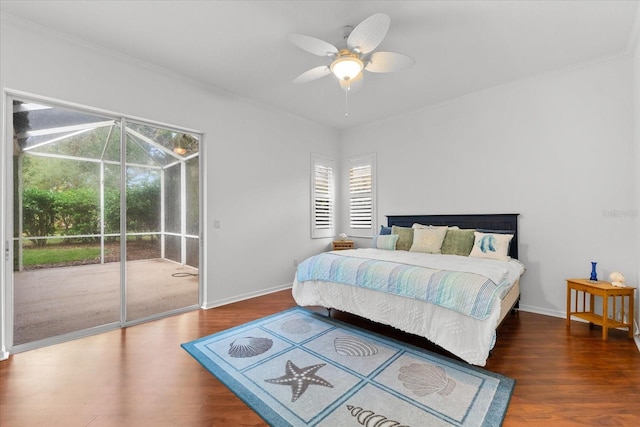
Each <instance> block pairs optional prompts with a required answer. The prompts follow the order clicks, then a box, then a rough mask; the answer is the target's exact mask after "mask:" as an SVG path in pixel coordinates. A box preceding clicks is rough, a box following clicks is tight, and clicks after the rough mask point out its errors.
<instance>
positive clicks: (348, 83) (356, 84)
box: [338, 72, 364, 94]
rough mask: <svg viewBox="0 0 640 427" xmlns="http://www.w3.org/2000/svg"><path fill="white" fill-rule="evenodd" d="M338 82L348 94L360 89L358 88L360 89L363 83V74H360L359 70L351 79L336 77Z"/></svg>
mask: <svg viewBox="0 0 640 427" xmlns="http://www.w3.org/2000/svg"><path fill="white" fill-rule="evenodd" d="M338 82H339V83H340V87H341V88H342V90H344V91H345V92H348V93H350V94H351V93H356V92H358V91H360V89H362V86H363V84H364V75H363V74H362V72H360V73H359V74H358V75H357V76H355V77H354V78H352V79H351V80H342V79H338Z"/></svg>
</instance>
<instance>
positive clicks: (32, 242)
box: [13, 100, 200, 344]
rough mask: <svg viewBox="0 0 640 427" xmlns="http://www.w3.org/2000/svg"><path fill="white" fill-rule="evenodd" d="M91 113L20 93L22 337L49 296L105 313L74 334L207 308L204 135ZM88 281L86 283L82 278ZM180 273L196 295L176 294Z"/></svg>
mask: <svg viewBox="0 0 640 427" xmlns="http://www.w3.org/2000/svg"><path fill="white" fill-rule="evenodd" d="M89 111H90V110H81V109H74V108H67V107H60V106H55V105H47V104H46V103H40V102H29V101H27V100H13V134H14V138H13V190H14V191H13V218H14V221H13V237H14V245H13V247H14V251H13V254H14V257H13V264H14V268H13V270H14V280H13V283H14V319H16V320H15V322H14V344H21V343H22V342H21V341H20V339H19V338H18V336H19V335H21V334H20V331H19V329H20V328H21V327H26V326H24V325H20V324H19V321H18V320H17V319H24V318H28V317H34V316H33V313H39V311H40V310H35V311H34V310H33V308H34V307H36V306H37V305H38V304H41V303H42V299H43V297H42V295H44V294H45V293H47V294H46V295H47V297H46V298H50V299H51V301H53V300H55V304H60V308H59V310H58V309H55V310H49V309H47V310H46V311H51V312H52V316H53V314H54V313H53V312H54V311H56V310H57V311H60V312H64V313H65V314H64V317H66V318H67V320H68V319H69V318H74V314H73V313H74V312H79V311H83V310H85V308H86V307H89V306H95V308H92V309H91V311H90V312H89V313H88V314H87V315H88V316H89V317H93V318H95V319H98V318H102V319H103V320H101V321H99V323H97V324H94V323H95V322H94V321H93V320H92V321H89V323H87V324H83V325H80V326H77V329H74V330H83V329H86V328H92V327H96V326H100V325H102V324H105V322H106V323H115V322H119V323H121V324H122V323H124V324H127V323H128V322H131V321H136V320H141V319H142V320H146V319H148V318H152V317H154V316H155V315H156V314H158V313H166V312H170V311H175V310H180V309H183V308H184V307H185V304H186V305H188V306H197V304H198V300H199V296H198V287H197V283H198V279H197V276H198V268H199V254H200V244H199V234H200V232H199V230H200V215H199V211H200V209H199V200H200V191H199V188H200V177H199V136H198V135H197V134H192V133H188V132H184V131H180V130H176V129H171V128H170V127H168V126H167V127H165V126H162V125H156V124H149V123H143V122H141V121H134V120H130V119H127V118H125V117H108V116H101V115H100V114H93V113H92V112H89ZM122 165H124V167H122ZM124 254H126V257H125V255H124ZM144 260H146V262H147V264H146V266H147V267H146V268H145V270H143V271H142V270H140V268H141V265H142V264H139V263H140V262H142V261H144ZM149 260H153V262H154V263H155V264H148V261H149ZM136 262H137V263H138V265H137V266H135V265H134V264H135V263H136ZM159 263H168V265H169V266H168V267H167V266H165V265H161V264H159ZM100 265H102V266H107V265H111V266H114V267H115V269H114V268H109V269H102V270H98V269H97V267H99V266H100ZM172 265H173V266H172ZM91 268H93V269H94V270H90V269H91ZM51 269H56V271H59V272H63V273H62V275H60V274H58V273H55V274H54V273H53V271H52V270H51ZM161 271H162V272H164V273H165V276H162V277H158V278H153V277H152V275H153V274H154V273H159V272H161ZM172 271H173V272H174V273H173V274H170V273H171V272H172ZM47 272H49V273H47ZM67 272H68V273H67ZM27 273H28V274H27ZM59 276H61V277H62V278H60V279H55V280H54V278H55V277H59ZM187 276H189V277H188V278H187ZM79 277H83V278H84V282H83V283H82V284H80V285H79V286H78V285H77V284H72V283H71V282H72V281H73V280H74V279H75V278H79ZM34 278H35V279H34ZM170 278H173V279H170ZM175 278H183V281H185V282H186V281H187V280H188V281H189V282H190V285H189V290H188V291H185V292H189V296H188V297H187V298H186V299H185V298H182V297H180V298H178V297H176V298H174V295H173V293H175V288H179V287H180V286H181V285H180V282H179V281H178V280H177V279H175ZM98 279H99V280H98ZM49 281H50V282H51V285H50V286H49V285H48V284H47V282H49ZM31 282H33V283H37V285H32V284H31ZM194 283H195V284H196V287H195V288H194V287H193V284H194ZM98 284H99V286H98ZM160 285H162V286H160ZM165 285H167V286H166V287H163V286H165ZM74 286H75V287H74ZM146 287H148V289H147V288H146ZM172 287H173V289H171V288H172ZM52 288H55V289H52ZM29 289H32V290H29ZM69 289H73V291H69ZM163 289H166V291H164V290H163ZM185 289H186V287H185ZM194 289H195V291H194ZM58 290H59V291H60V293H59V295H60V297H59V298H56V297H55V293H56V292H57V291H58ZM67 291H68V292H67ZM65 292H66V293H65ZM162 292H166V293H165V294H161V293H162ZM180 292H181V291H180ZM48 293H51V295H49V294H48ZM80 294H82V298H86V296H87V295H88V297H89V299H90V301H89V300H86V299H79V298H77V297H78V295H80ZM75 300H77V301H82V302H80V303H79V305H78V306H77V309H76V308H74V307H62V305H64V304H68V303H69V302H70V301H71V302H72V301H75ZM169 300H171V301H173V300H175V301H180V302H176V303H175V304H177V305H171V304H169V305H167V301H169ZM185 301H188V302H185ZM19 304H23V306H22V307H19V306H18V305H19ZM27 305H31V308H29V307H27ZM154 306H157V307H158V308H154ZM46 307H53V303H51V304H50V303H47V305H46ZM106 307H109V308H108V309H107V308H106ZM114 307H115V308H114ZM103 312H108V313H107V314H106V316H100V315H97V314H96V313H99V314H104V313H103ZM29 313H31V314H29ZM52 319H53V317H52V318H51V319H48V318H43V319H40V320H39V321H38V322H39V324H46V323H49V322H52V321H53V320H52ZM105 319H106V320H105ZM96 321H97V320H96ZM61 322H62V323H64V322H63V321H61ZM92 322H94V323H92ZM68 332H73V330H66V329H65V330H56V332H52V333H53V334H54V335H59V334H64V333H68ZM25 336H33V334H25ZM16 338H18V339H16ZM40 338H43V337H38V338H37V339H40Z"/></svg>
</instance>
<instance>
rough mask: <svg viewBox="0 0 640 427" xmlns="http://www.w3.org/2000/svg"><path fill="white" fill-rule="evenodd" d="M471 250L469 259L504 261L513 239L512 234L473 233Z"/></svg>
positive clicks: (507, 257) (507, 256)
mask: <svg viewBox="0 0 640 427" xmlns="http://www.w3.org/2000/svg"><path fill="white" fill-rule="evenodd" d="M473 234H474V242H473V248H472V249H471V253H470V254H469V256H470V257H476V258H490V259H499V260H506V259H509V244H510V243H511V239H513V234H495V233H481V232H479V231H475V232H474V233H473Z"/></svg>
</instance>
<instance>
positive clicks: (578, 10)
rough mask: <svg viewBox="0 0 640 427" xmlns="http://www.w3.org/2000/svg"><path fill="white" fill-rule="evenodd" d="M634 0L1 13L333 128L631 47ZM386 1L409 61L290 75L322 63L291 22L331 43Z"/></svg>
mask: <svg viewBox="0 0 640 427" xmlns="http://www.w3.org/2000/svg"><path fill="white" fill-rule="evenodd" d="M638 4H639V2H638V1H635V0H634V1H613V0H606V1H591V0H589V1H577V0H570V1H520V0H518V1H516V0H512V1H203V0H200V1H95V0H92V1H87V0H85V1H28V0H23V1H6V0H2V1H1V2H0V11H1V13H2V15H3V16H6V17H8V18H9V19H11V18H12V17H13V19H15V18H18V20H27V21H31V22H34V23H37V24H39V25H43V26H47V27H51V28H53V29H55V30H57V31H59V32H64V33H67V34H69V35H71V36H73V37H77V38H80V39H82V40H84V41H85V42H89V43H92V44H96V45H100V46H103V47H105V48H108V49H111V50H114V51H118V52H121V53H124V54H126V55H130V56H132V57H135V58H138V59H141V60H144V61H148V62H150V63H153V64H156V65H158V66H161V67H164V68H167V69H170V70H172V71H173V72H176V73H179V74H182V75H184V76H187V77H189V78H191V79H195V80H198V81H200V82H203V83H205V84H207V85H211V86H215V87H217V88H222V89H224V90H226V91H228V92H231V93H234V94H236V95H238V96H240V97H243V98H247V99H250V100H253V101H257V102H259V103H261V104H266V105H270V106H272V107H276V108H278V109H281V110H285V111H288V112H291V113H293V114H296V115H299V116H302V117H305V118H307V119H309V120H312V121H314V122H317V123H320V124H323V125H326V126H330V127H333V128H336V129H344V128H348V127H352V126H357V125H360V124H363V123H367V122H371V121H376V120H380V119H383V118H385V117H389V116H394V115H399V114H403V113H406V112H408V111H412V110H416V109H419V108H423V107H425V106H428V105H431V104H434V103H438V102H441V101H444V100H447V99H451V98H455V97H458V96H460V95H464V94H467V93H472V92H476V91H479V90H483V89H486V88H489V87H492V86H496V85H499V84H503V83H506V82H510V81H515V80H519V79H522V78H526V77H529V76H534V75H536V74H540V73H544V72H547V71H550V70H554V69H560V68H565V67H570V66H572V65H575V64H579V63H584V62H588V61H594V60H597V59H599V58H604V57H609V56H612V55H617V54H620V53H623V52H625V51H628V50H629V48H630V40H631V37H632V33H633V31H634V29H635V28H636V27H637V26H638V25H639V24H640V23H638V22H636V23H635V24H634V20H638V18H637V16H639V13H638ZM376 12H383V13H386V14H387V15H389V17H390V18H391V27H390V29H389V33H388V34H387V37H386V38H385V39H384V41H383V42H382V44H381V45H380V46H379V48H378V49H377V50H384V51H394V52H400V53H404V54H406V55H409V56H411V57H413V58H414V59H415V61H416V63H415V65H414V67H413V68H411V69H409V70H405V71H400V72H397V73H393V74H374V73H368V72H366V73H365V82H364V87H363V89H362V90H361V91H360V92H359V93H357V94H353V95H351V96H349V100H348V111H349V118H345V94H344V92H343V91H342V90H341V89H340V88H339V85H338V83H337V82H336V80H335V79H334V78H333V77H332V76H328V77H324V78H322V79H320V80H316V81H313V82H310V83H306V84H302V85H299V84H293V83H292V80H293V79H294V78H295V77H296V76H297V75H299V74H301V73H302V72H304V71H306V70H307V69H310V68H312V67H315V66H318V65H324V64H327V63H328V59H324V58H321V57H318V56H314V55H312V54H310V53H308V52H306V51H303V50H302V49H300V48H298V47H296V46H294V45H292V44H291V43H290V42H289V41H288V40H287V34H289V33H302V34H307V35H310V36H314V37H317V38H320V39H323V40H325V41H328V42H330V43H332V44H334V45H339V44H340V43H341V41H342V34H341V28H342V27H343V26H345V25H352V26H355V25H357V24H358V23H359V22H361V21H362V20H364V19H365V18H367V17H368V16H370V15H372V14H374V13H376Z"/></svg>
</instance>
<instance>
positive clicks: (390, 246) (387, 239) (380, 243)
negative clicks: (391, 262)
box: [375, 234, 400, 251]
mask: <svg viewBox="0 0 640 427" xmlns="http://www.w3.org/2000/svg"><path fill="white" fill-rule="evenodd" d="M398 237H400V236H398V235H397V234H382V235H378V236H377V237H376V242H375V243H376V248H378V249H385V250H387V251H395V250H396V243H398Z"/></svg>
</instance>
